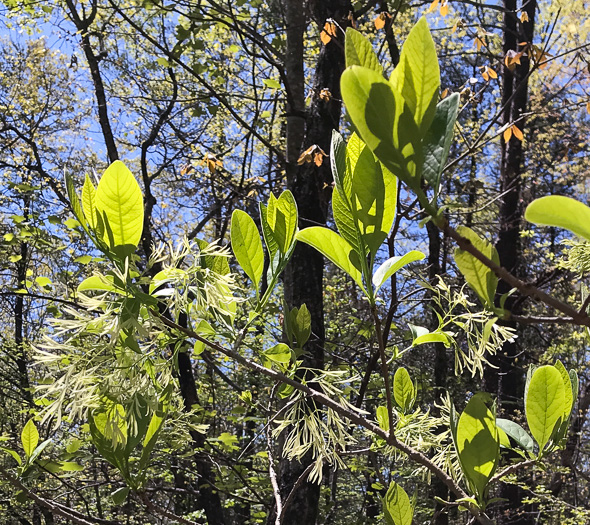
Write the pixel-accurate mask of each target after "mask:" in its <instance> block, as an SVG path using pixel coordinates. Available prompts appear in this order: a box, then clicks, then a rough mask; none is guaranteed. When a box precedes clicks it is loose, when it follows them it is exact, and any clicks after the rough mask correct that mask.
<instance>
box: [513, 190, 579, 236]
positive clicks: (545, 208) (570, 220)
mask: <svg viewBox="0 0 590 525" xmlns="http://www.w3.org/2000/svg"><path fill="white" fill-rule="evenodd" d="M524 218H525V219H526V220H527V221H529V222H532V223H533V224H540V225H542V226H556V227H558V228H565V229H566V230H569V231H571V232H572V233H575V234H576V235H578V236H580V237H583V238H584V239H586V240H587V241H590V208H589V207H588V206H586V205H585V204H583V203H581V202H580V201H577V200H576V199H572V198H571V197H564V196H562V195H549V196H547V197H541V198H540V199H536V200H534V201H533V202H531V203H530V204H529V205H528V206H527V209H526V211H525V213H524Z"/></svg>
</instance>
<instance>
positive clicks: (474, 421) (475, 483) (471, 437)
mask: <svg viewBox="0 0 590 525" xmlns="http://www.w3.org/2000/svg"><path fill="white" fill-rule="evenodd" d="M491 402H492V401H491V398H490V396H489V394H485V393H481V392H480V393H478V394H475V395H474V396H473V397H472V398H471V399H470V400H469V402H468V403H467V406H466V407H465V410H464V411H463V413H462V414H461V417H460V418H459V423H458V425H457V454H458V456H459V459H460V462H461V468H462V470H463V473H464V474H465V477H466V478H467V480H468V481H469V483H470V485H471V487H472V489H473V490H474V492H475V494H476V495H477V497H478V499H479V500H480V501H481V500H482V499H483V497H484V494H485V489H486V486H487V484H488V481H489V479H490V478H491V477H492V475H493V474H494V471H495V470H496V467H497V465H498V458H499V453H500V441H499V438H498V430H497V428H496V421H495V416H494V414H493V413H492V411H491V410H490V408H489V407H488V405H490V404H491Z"/></svg>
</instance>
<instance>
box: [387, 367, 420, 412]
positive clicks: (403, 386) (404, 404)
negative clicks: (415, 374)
mask: <svg viewBox="0 0 590 525" xmlns="http://www.w3.org/2000/svg"><path fill="white" fill-rule="evenodd" d="M415 397H416V389H415V388H414V383H413V382H412V378H411V377H410V374H409V373H408V371H407V370H406V369H405V368H404V367H401V368H398V369H397V370H396V372H395V375H394V376H393V398H394V399H395V402H396V403H397V405H398V406H399V407H400V408H401V409H402V411H403V412H404V413H405V412H408V411H409V410H411V408H412V405H413V404H414V399H415Z"/></svg>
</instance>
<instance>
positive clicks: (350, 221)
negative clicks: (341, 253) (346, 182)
mask: <svg viewBox="0 0 590 525" xmlns="http://www.w3.org/2000/svg"><path fill="white" fill-rule="evenodd" d="M332 214H333V215H334V222H335V223H336V227H337V228H338V231H339V232H340V235H342V237H343V238H344V239H345V240H346V241H347V242H348V243H349V244H350V245H351V246H352V247H353V248H354V251H355V252H357V253H364V254H366V253H367V251H366V247H365V245H364V242H363V239H362V235H361V232H360V230H359V227H358V222H357V221H356V220H355V218H354V216H353V212H352V208H351V205H350V202H349V201H348V199H347V198H346V197H344V196H343V194H342V192H341V191H340V190H339V189H338V187H335V188H334V190H333V191H332Z"/></svg>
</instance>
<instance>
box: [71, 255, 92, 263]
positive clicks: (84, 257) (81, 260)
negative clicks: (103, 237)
mask: <svg viewBox="0 0 590 525" xmlns="http://www.w3.org/2000/svg"><path fill="white" fill-rule="evenodd" d="M90 261H92V255H80V257H76V258H75V259H74V262H75V263H78V264H84V265H86V264H88V263H89V262H90Z"/></svg>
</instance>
